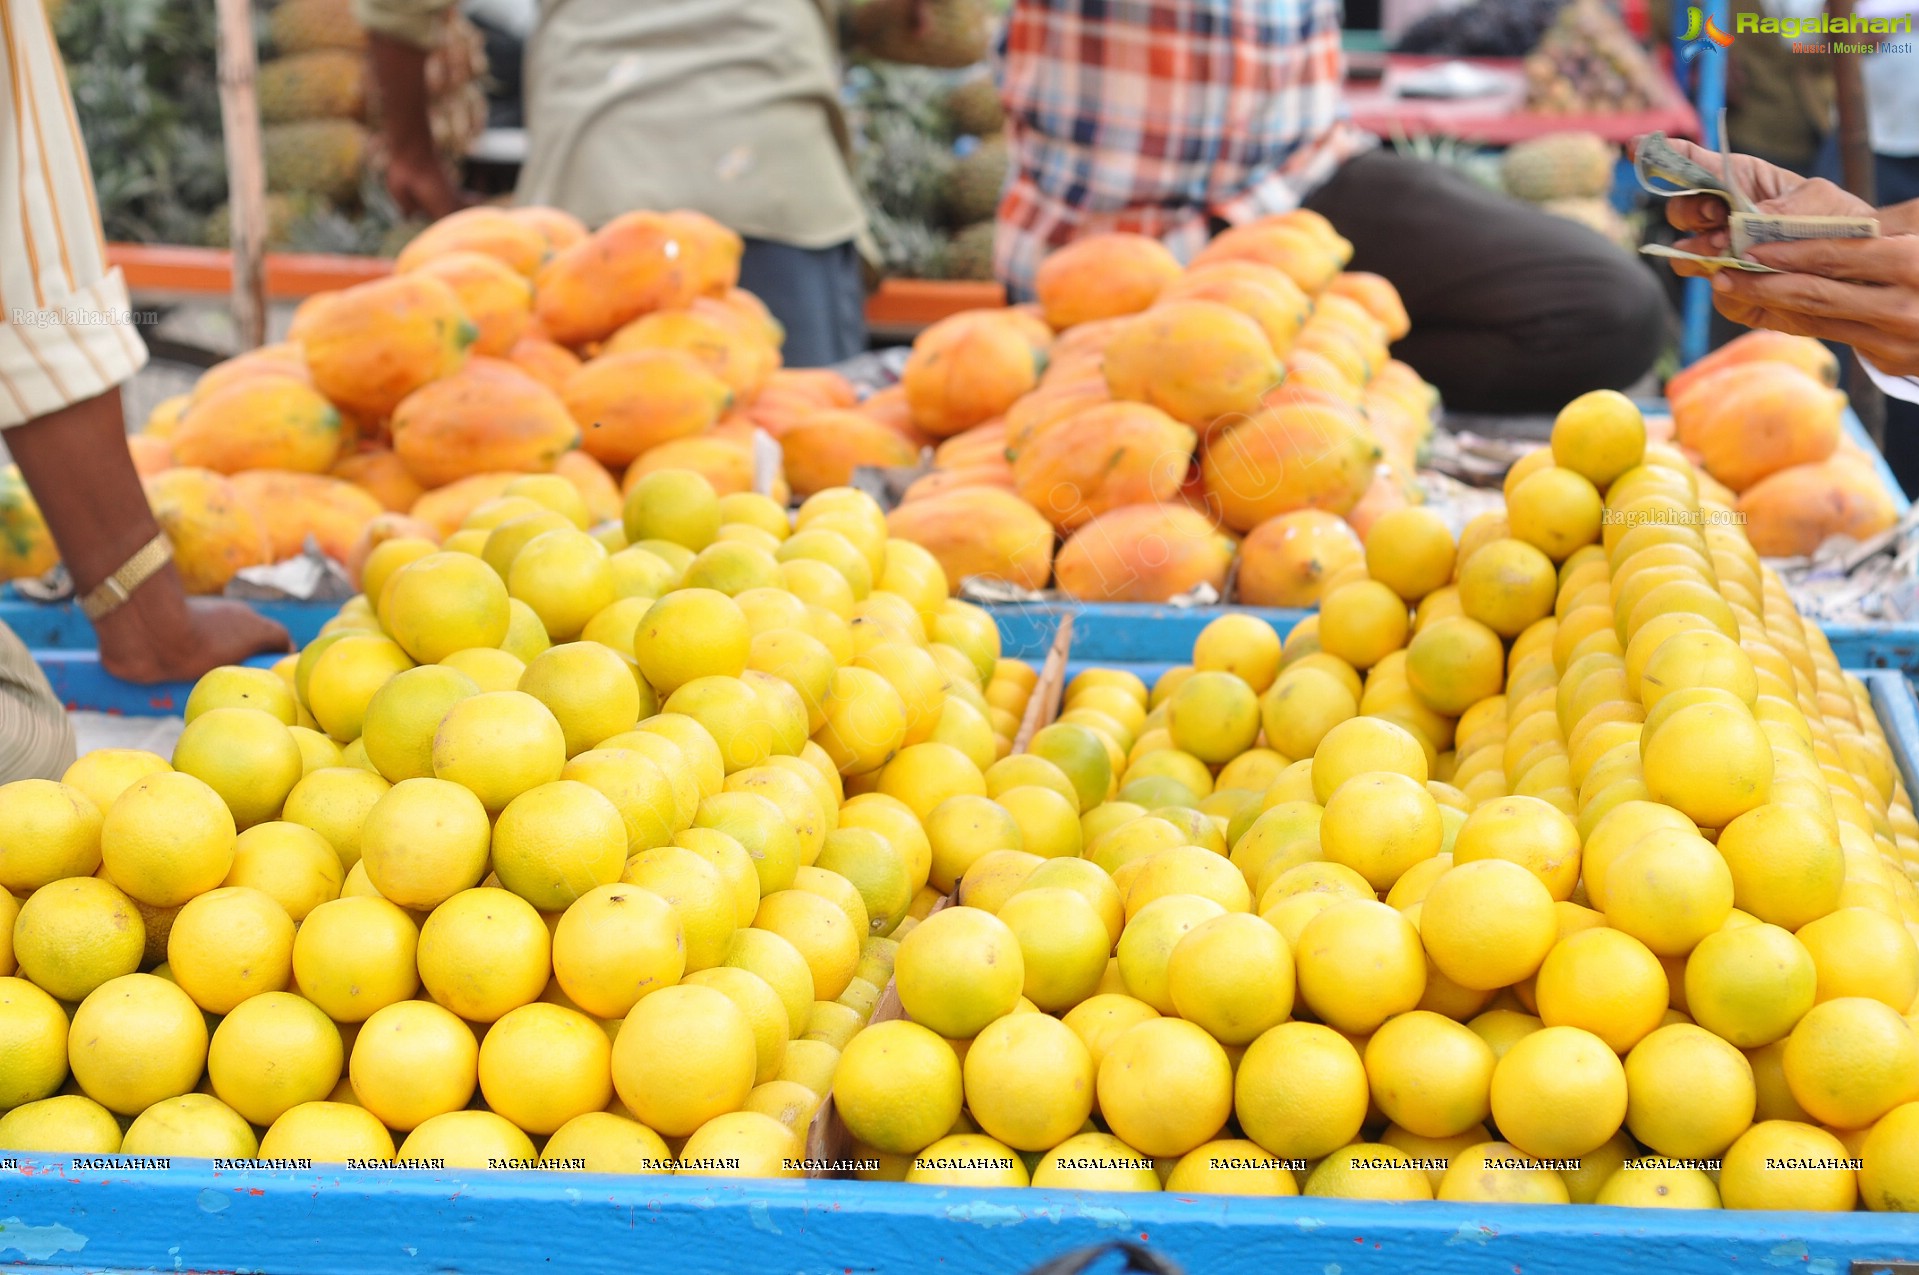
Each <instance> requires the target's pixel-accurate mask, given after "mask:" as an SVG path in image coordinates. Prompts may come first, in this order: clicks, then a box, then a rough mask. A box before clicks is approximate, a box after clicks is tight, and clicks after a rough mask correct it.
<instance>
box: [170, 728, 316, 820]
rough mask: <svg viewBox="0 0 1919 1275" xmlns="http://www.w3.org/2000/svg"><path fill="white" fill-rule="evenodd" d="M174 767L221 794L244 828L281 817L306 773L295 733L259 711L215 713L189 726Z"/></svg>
mask: <svg viewBox="0 0 1919 1275" xmlns="http://www.w3.org/2000/svg"><path fill="white" fill-rule="evenodd" d="M173 768H174V769H175V770H176V771H179V772H180V773H181V774H185V775H192V776H193V777H194V778H195V779H198V780H201V781H202V782H204V783H205V784H206V785H207V786H208V787H210V788H212V789H213V790H214V792H216V793H218V794H219V795H220V799H221V800H222V801H224V802H225V803H226V805H227V808H228V809H229V810H231V811H232V812H233V819H234V823H235V824H236V825H237V826H238V827H241V828H250V827H252V826H253V825H254V824H256V823H261V822H263V821H265V820H268V819H273V818H277V817H278V816H279V814H280V808H281V806H282V805H284V804H285V802H286V798H287V794H288V793H290V792H292V791H293V786H294V785H295V784H297V783H298V782H300V779H301V778H302V777H303V776H304V774H305V771H306V765H305V759H304V756H303V754H302V753H301V752H300V746H299V744H298V743H296V742H295V741H294V738H293V732H292V731H290V730H288V729H287V727H286V725H285V724H284V723H283V722H281V721H280V720H279V719H278V718H277V717H274V716H272V715H271V714H268V713H264V712H261V711H260V710H259V709H254V708H216V709H210V710H208V711H207V712H205V713H202V714H201V715H200V716H199V717H197V718H196V719H194V720H193V721H192V722H190V723H188V725H187V728H186V729H185V730H184V731H182V732H181V733H180V739H179V742H178V743H176V744H175V745H174V749H173Z"/></svg>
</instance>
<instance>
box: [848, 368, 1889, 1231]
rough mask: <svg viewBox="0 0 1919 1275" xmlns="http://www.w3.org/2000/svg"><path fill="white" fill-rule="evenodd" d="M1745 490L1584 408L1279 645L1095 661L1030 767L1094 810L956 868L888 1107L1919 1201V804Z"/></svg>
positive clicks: (872, 1053)
mask: <svg viewBox="0 0 1919 1275" xmlns="http://www.w3.org/2000/svg"><path fill="white" fill-rule="evenodd" d="M1709 482H1710V480H1704V482H1703V483H1702V480H1701V479H1700V477H1699V476H1698V475H1697V474H1696V473H1695V472H1694V471H1693V469H1692V468H1691V467H1690V466H1689V465H1688V463H1687V462H1686V460H1685V459H1684V458H1683V457H1682V456H1681V455H1679V454H1678V453H1676V452H1673V451H1671V450H1669V449H1667V448H1663V447H1659V446H1656V445H1654V446H1648V445H1647V442H1646V437H1645V428H1644V422H1643V420H1642V419H1641V418H1640V416H1639V414H1638V412H1637V411H1636V410H1635V409H1634V408H1633V407H1632V405H1631V404H1630V402H1628V401H1627V400H1625V399H1623V398H1622V397H1620V396H1618V395H1614V394H1598V395H1590V396H1586V397H1585V398H1582V399H1581V400H1578V401H1576V402H1575V403H1573V404H1571V405H1570V406H1569V407H1568V408H1567V409H1566V411H1565V412H1564V413H1562V414H1561V416H1560V418H1559V420H1558V422H1557V424H1556V427H1555V430H1554V433H1553V440H1552V447H1551V449H1550V450H1548V451H1544V452H1541V453H1539V455H1538V457H1537V458H1536V459H1529V460H1528V461H1527V462H1525V464H1524V466H1523V467H1522V468H1521V469H1520V470H1519V471H1518V472H1517V473H1516V474H1515V475H1514V477H1513V479H1512V481H1511V482H1510V483H1509V485H1508V494H1509V503H1508V508H1507V511H1506V512H1505V513H1504V514H1503V515H1499V516H1492V517H1487V518H1482V519H1481V520H1478V521H1476V522H1475V523H1473V524H1472V525H1470V526H1469V527H1468V528H1467V529H1466V530H1465V532H1464V533H1463V534H1462V535H1461V536H1460V537H1459V538H1458V540H1457V541H1455V539H1454V537H1453V536H1452V535H1451V534H1450V533H1449V532H1448V530H1447V529H1446V527H1445V525H1444V524H1443V523H1442V522H1441V521H1440V520H1439V519H1438V518H1437V517H1435V516H1433V515H1432V514H1430V513H1427V512H1424V511H1419V510H1408V511H1401V512H1397V513H1393V514H1389V515H1387V516H1386V517H1384V518H1382V519H1381V520H1380V521H1379V522H1378V524H1376V525H1375V526H1374V528H1372V530H1371V532H1370V534H1369V535H1368V537H1367V542H1366V550H1367V553H1366V563H1365V566H1364V567H1363V568H1355V569H1353V570H1352V571H1351V572H1350V573H1349V574H1348V575H1347V576H1346V578H1344V579H1341V580H1337V581H1334V582H1332V583H1331V585H1330V587H1329V590H1328V593H1327V595H1326V597H1325V599H1324V602H1323V604H1322V608H1321V611H1320V613H1319V614H1318V615H1317V616H1316V617H1313V618H1311V619H1308V620H1307V621H1305V622H1303V623H1302V624H1300V625H1299V626H1298V627H1296V628H1295V629H1294V631H1293V632H1292V633H1291V634H1290V635H1288V637H1287V638H1286V640H1285V641H1284V643H1283V644H1282V642H1281V640H1280V637H1279V635H1278V634H1276V633H1275V632H1274V631H1273V630H1272V629H1271V628H1270V627H1269V626H1267V625H1265V624H1264V623H1262V622H1261V621H1259V620H1258V619H1256V618H1253V617H1249V616H1228V617H1225V618H1222V619H1220V620H1218V621H1215V622H1214V623H1213V624H1212V625H1211V626H1209V627H1208V628H1207V630H1206V631H1205V632H1204V633H1203V634H1202V635H1201V637H1200V639H1199V641H1198V643H1197V645H1196V647H1195V650H1194V656H1193V662H1192V664H1191V665H1190V666H1184V667H1180V668H1176V669H1174V670H1172V671H1171V672H1169V673H1168V674H1166V675H1165V676H1164V677H1163V678H1162V679H1161V680H1160V682H1159V684H1158V685H1157V686H1156V687H1155V688H1153V690H1152V691H1151V693H1150V695H1149V693H1148V691H1147V688H1146V687H1145V686H1144V685H1143V684H1142V683H1141V682H1140V681H1139V679H1138V678H1136V677H1134V676H1133V675H1131V674H1130V673H1126V672H1123V671H1119V670H1093V671H1089V672H1086V673H1084V674H1082V675H1081V676H1080V677H1079V678H1078V679H1077V680H1076V681H1075V682H1074V683H1073V685H1072V686H1071V687H1070V688H1069V690H1068V694H1067V710H1066V711H1065V712H1064V713H1063V714H1062V715H1061V717H1060V720H1059V722H1058V723H1057V724H1055V725H1053V726H1051V727H1049V728H1047V729H1046V730H1044V731H1042V732H1040V733H1039V734H1038V735H1037V736H1036V737H1035V739H1034V740H1033V743H1032V755H1031V756H1029V757H1027V758H1024V759H1022V758H1013V759H1009V761H1008V762H1006V763H1002V764H1005V765H1012V764H1015V763H1018V764H1021V765H1023V766H1026V767H1028V768H1030V773H1031V775H1032V776H1033V777H1034V779H1035V781H1036V782H1039V783H1041V784H1043V785H1045V786H1051V787H1053V788H1055V789H1056V790H1057V791H1058V792H1059V794H1060V795H1061V796H1062V798H1064V799H1068V800H1071V799H1074V798H1077V799H1078V802H1079V805H1080V809H1081V818H1080V822H1079V826H1078V828H1077V829H1076V830H1075V831H1076V832H1077V837H1074V836H1072V835H1062V836H1060V837H1059V838H1058V839H1056V840H1053V841H1044V840H1042V839H1040V838H1037V837H1035V836H1033V835H1032V833H1031V830H1030V828H1029V829H1028V834H1027V835H1026V837H1025V838H1024V841H1023V842H1020V841H1015V840H1013V839H1012V838H1011V837H1010V836H1008V835H1005V834H1004V833H1003V832H1002V831H999V830H998V829H997V825H996V824H995V823H994V822H993V821H992V820H990V819H982V820H980V821H979V824H978V826H979V827H980V829H981V833H980V835H978V836H976V837H975V838H973V839H972V840H971V846H972V850H971V852H970V853H969V855H967V856H965V857H963V858H962V859H960V860H959V861H957V862H949V863H947V864H946V865H945V870H946V872H948V873H953V872H954V871H955V870H957V877H958V898H957V902H958V905H959V906H956V907H949V908H946V909H944V910H943V911H940V912H938V913H936V914H934V915H932V916H931V917H929V918H928V919H927V921H926V922H925V923H923V924H922V925H920V926H919V927H918V928H917V929H916V930H915V931H914V932H913V933H912V934H911V935H910V936H908V937H907V938H906V939H905V941H904V942H903V944H902V946H901V949H900V952H899V958H898V963H897V979H898V985H899V991H900V996H901V1000H902V1003H903V1005H904V1006H905V1009H906V1012H907V1014H908V1016H909V1018H910V1019H911V1020H912V1021H909V1022H904V1023H891V1024H885V1025H883V1026H880V1027H875V1028H873V1029H870V1030H869V1031H868V1032H866V1033H863V1034H862V1035H861V1036H860V1037H859V1038H857V1039H856V1040H855V1041H854V1043H853V1045H852V1046H851V1047H849V1049H848V1051H847V1054H846V1057H845V1060H844V1064H843V1066H842V1068H841V1071H840V1074H839V1077H838V1078H837V1081H836V1090H837V1103H838V1109H839V1111H840V1112H841V1113H842V1115H843V1116H844V1118H845V1119H846V1121H847V1123H848V1125H849V1126H850V1127H851V1128H852V1130H853V1132H854V1133H855V1135H856V1136H857V1137H858V1138H860V1139H861V1140H862V1141H863V1142H864V1143H865V1144H866V1145H867V1146H868V1147H869V1148H871V1149H873V1150H874V1151H876V1152H878V1153H880V1154H881V1158H882V1160H883V1162H884V1163H885V1165H886V1166H887V1168H886V1170H885V1171H887V1172H896V1173H898V1174H901V1175H904V1176H906V1177H908V1178H909V1179H913V1180H933V1181H944V1182H951V1181H961V1180H964V1181H971V1182H976V1183H995V1184H1001V1185H1019V1184H1025V1183H1029V1182H1030V1183H1031V1184H1033V1185H1041V1186H1077V1187H1097V1188H1103V1189H1116V1190H1156V1189H1160V1188H1161V1187H1162V1186H1163V1187H1165V1188H1166V1189H1172V1190H1178V1191H1226V1192H1239V1193H1248V1194H1294V1193H1297V1192H1301V1191H1303V1192H1305V1193H1307V1194H1318V1195H1348V1196H1363V1197H1380V1198H1395V1199H1425V1198H1433V1197H1434V1196H1437V1197H1438V1198H1442V1199H1452V1200H1515V1201H1519V1200H1524V1201H1540V1202H1550V1201H1559V1202H1566V1201H1575V1202H1594V1201H1597V1202H1601V1203H1609V1204H1641V1205H1661V1206H1673V1205H1683V1206H1700V1207H1712V1206H1719V1205H1722V1204H1723V1205H1725V1206H1727V1207H1735V1208H1833V1209H1846V1208H1852V1207H1854V1206H1855V1205H1856V1204H1857V1203H1859V1202H1860V1201H1861V1200H1863V1201H1864V1203H1865V1204H1866V1205H1867V1206H1869V1207H1872V1208H1875V1209H1897V1208H1906V1209H1910V1208H1914V1207H1919V1033H1916V1032H1915V1028H1914V1020H1913V1017H1912V1015H1914V1014H1915V1013H1919V944H1915V935H1919V892H1915V889H1914V886H1913V882H1912V873H1913V871H1914V870H1915V868H1919V841H1915V833H1916V832H1919V825H1916V824H1915V822H1914V818H1913V812H1912V808H1911V805H1910V800H1909V796H1908V794H1907V793H1906V792H1905V791H1904V789H1903V787H1902V785H1901V783H1900V781H1899V779H1898V776H1897V772H1896V770H1895V768H1894V765H1893V760H1892V754H1891V752H1890V750H1889V748H1888V746H1887V744H1886V741H1885V739H1884V737H1883V735H1882V734H1881V732H1880V730H1879V727H1878V725H1877V723H1876V720H1875V718H1874V716H1873V712H1872V708H1871V705H1870V702H1869V699H1868V697H1867V694H1866V692H1865V689H1864V688H1863V687H1862V686H1861V684H1860V683H1859V682H1858V680H1857V679H1855V678H1852V677H1850V676H1848V675H1846V674H1844V673H1843V672H1842V671H1841V670H1840V669H1839V668H1838V666H1837V664H1836V662H1835V661H1834V659H1833V656H1832V653H1831V650H1830V649H1829V647H1828V646H1827V645H1826V643H1825V641H1824V638H1823V636H1822V635H1821V634H1820V633H1819V631H1818V630H1817V629H1816V628H1815V627H1813V626H1811V625H1807V624H1805V623H1803V622H1802V621H1801V620H1800V618H1799V616H1798V615H1797V614H1796V613H1795V612H1794V610H1793V608H1792V605H1791V602H1790V600H1789V599H1788V597H1787V596H1786V594H1785V592H1784V590H1783V589H1782V588H1781V586H1780V583H1779V581H1778V580H1777V578H1776V577H1774V576H1773V575H1771V574H1770V573H1769V572H1768V571H1767V570H1766V569H1765V568H1764V566H1763V565H1762V564H1761V563H1760V562H1759V560H1758V559H1757V557H1756V556H1755V554H1754V553H1753V551H1752V549H1751V547H1750V546H1749V545H1748V544H1747V543H1746V541H1745V539H1744V537H1743V535H1742V534H1741V532H1740V530H1739V528H1738V526H1737V525H1736V523H1735V522H1734V521H1732V520H1731V519H1729V518H1728V517H1727V516H1726V508H1727V507H1726V504H1725V503H1724V502H1723V501H1722V500H1720V499H1717V496H1718V495H1719V493H1717V492H1715V491H1714V490H1713V488H1712V487H1711V486H1710V485H1709ZM1702 487H1703V490H1702ZM1602 493H1603V494H1602ZM1042 766H1043V767H1046V768H1047V769H1045V770H1043V771H1042V770H1041V769H1039V768H1040V767H1042ZM1054 771H1057V772H1058V774H1057V775H1055V774H1053V773H1052V772H1054ZM1008 822H1009V824H1010V822H1011V821H1008ZM1049 846H1050V847H1052V848H1048V847H1049ZM935 880H936V884H937V883H938V874H936V878H935Z"/></svg>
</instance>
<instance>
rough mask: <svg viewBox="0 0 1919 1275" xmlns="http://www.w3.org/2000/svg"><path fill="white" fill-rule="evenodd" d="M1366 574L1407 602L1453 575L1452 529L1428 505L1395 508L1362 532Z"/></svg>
mask: <svg viewBox="0 0 1919 1275" xmlns="http://www.w3.org/2000/svg"><path fill="white" fill-rule="evenodd" d="M1366 574H1368V575H1370V576H1371V577H1372V578H1373V579H1375V580H1378V581H1380V582H1382V583H1383V584H1385V585H1386V586H1387V587H1388V588H1390V589H1392V591H1393V592H1394V593H1397V594H1398V595H1399V596H1400V597H1401V598H1404V599H1405V600H1406V601H1408V602H1417V601H1419V600H1420V599H1421V598H1423V597H1425V596H1426V595H1427V594H1429V593H1431V592H1432V591H1433V590H1434V589H1437V588H1440V587H1441V586H1443V585H1444V584H1445V583H1446V582H1447V581H1448V580H1450V579H1452V576H1453V533H1452V531H1451V530H1450V529H1449V528H1448V527H1447V526H1446V523H1445V521H1444V520H1443V519H1442V518H1440V517H1439V515H1437V514H1435V513H1434V512H1433V511H1432V510H1430V509H1416V508H1415V509H1395V510H1392V511H1391V512H1389V513H1387V514H1385V515H1384V516H1382V517H1381V518H1379V519H1378V520H1377V521H1376V522H1374V523H1373V525H1372V526H1371V527H1370V528H1368V529H1367V532H1366Z"/></svg>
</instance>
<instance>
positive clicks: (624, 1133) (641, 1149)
mask: <svg viewBox="0 0 1919 1275" xmlns="http://www.w3.org/2000/svg"><path fill="white" fill-rule="evenodd" d="M575 1161H583V1162H584V1171H585V1172H587V1173H671V1172H672V1171H673V1153H672V1152H671V1150H669V1149H668V1147H667V1145H666V1142H665V1141H664V1140H663V1139H662V1138H661V1137H660V1135H659V1134H657V1133H654V1132H653V1131H652V1130H651V1129H649V1128H647V1127H646V1126H645V1125H643V1124H641V1123H640V1122H639V1121H637V1120H629V1119H627V1118H626V1117H624V1116H619V1115H614V1114H613V1113H611V1112H607V1111H589V1112H586V1113H585V1114H584V1115H578V1116H575V1117H573V1119H571V1120H569V1121H567V1122H566V1123H565V1124H563V1125H561V1126H560V1127H559V1128H558V1129H556V1130H555V1131H554V1133H553V1136H552V1137H550V1138H548V1139H547V1140H546V1146H545V1147H544V1148H543V1149H542V1150H541V1152H540V1163H541V1166H542V1167H550V1168H556V1169H557V1168H574V1167H580V1166H578V1165H575V1164H574V1162H575Z"/></svg>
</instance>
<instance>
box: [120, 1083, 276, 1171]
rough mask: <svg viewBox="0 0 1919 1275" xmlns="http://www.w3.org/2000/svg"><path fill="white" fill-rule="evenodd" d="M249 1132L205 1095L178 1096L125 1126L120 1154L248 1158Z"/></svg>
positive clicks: (254, 1146) (252, 1142) (253, 1145)
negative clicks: (125, 1130)
mask: <svg viewBox="0 0 1919 1275" xmlns="http://www.w3.org/2000/svg"><path fill="white" fill-rule="evenodd" d="M258 1149H259V1143H258V1141H257V1140H256V1139H255V1138H254V1136H253V1130H252V1129H250V1128H248V1127H247V1122H246V1120H245V1119H243V1118H242V1117H241V1116H240V1115H239V1113H237V1112H235V1111H234V1110H233V1108H232V1107H229V1106H228V1105H227V1104H226V1103H224V1102H221V1101H220V1100H219V1099H218V1098H215V1097H213V1096H211V1095H209V1094H203V1093H189V1094H181V1095H180V1096H179V1097H177V1098H167V1099H164V1100H163V1101H160V1102H156V1103H154V1104H153V1105H152V1106H151V1107H148V1108H147V1109H146V1110H145V1111H143V1112H141V1113H140V1114H139V1115H138V1116H136V1117H135V1118H134V1121H133V1123H132V1124H130V1125H128V1126H127V1132H126V1136H125V1137H124V1138H123V1139H122V1140H121V1142H120V1154H122V1155H135V1156H175V1155H178V1156H194V1157H197V1158H202V1159H212V1158H214V1157H216V1156H240V1157H246V1156H251V1155H253V1154H254V1152H256V1151H257V1150H258Z"/></svg>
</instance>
